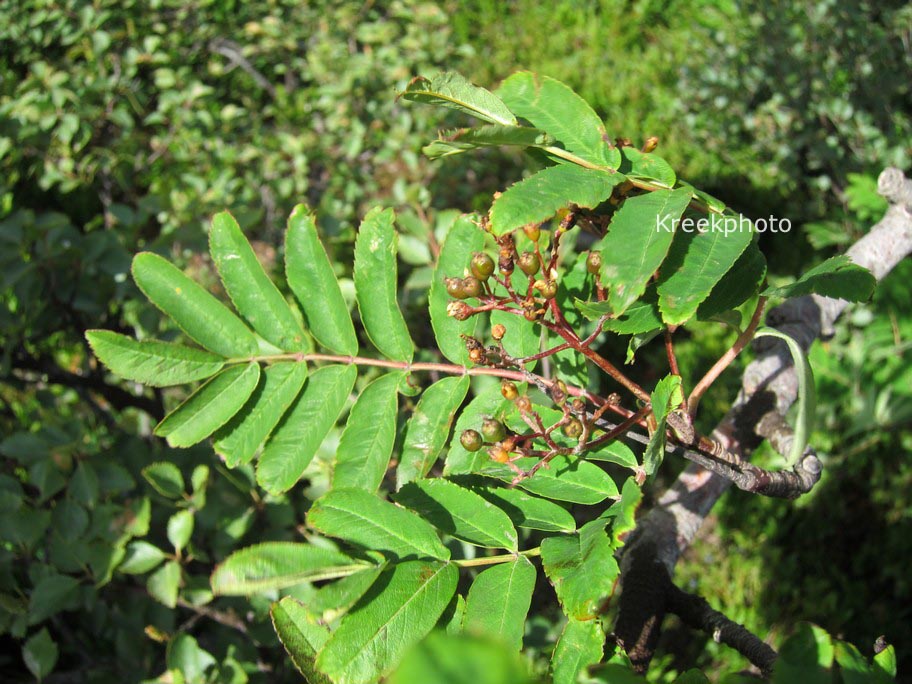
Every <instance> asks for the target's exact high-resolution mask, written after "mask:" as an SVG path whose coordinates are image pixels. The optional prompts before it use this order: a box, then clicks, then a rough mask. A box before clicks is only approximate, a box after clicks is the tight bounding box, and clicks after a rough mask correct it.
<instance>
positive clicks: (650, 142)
mask: <svg viewBox="0 0 912 684" xmlns="http://www.w3.org/2000/svg"><path fill="white" fill-rule="evenodd" d="M658 146H659V139H658V137H656V136H654V135H650V136H649V137H648V138H646V140H645V141H644V142H643V146H642V147H641V148H640V151H641V152H652V151H653V150H654V149H655V148H657V147H658Z"/></svg>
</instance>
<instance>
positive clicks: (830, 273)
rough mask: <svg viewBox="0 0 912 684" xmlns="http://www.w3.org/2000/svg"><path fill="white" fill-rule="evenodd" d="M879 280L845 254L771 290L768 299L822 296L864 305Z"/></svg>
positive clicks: (768, 291) (766, 292)
mask: <svg viewBox="0 0 912 684" xmlns="http://www.w3.org/2000/svg"><path fill="white" fill-rule="evenodd" d="M875 285H877V280H876V278H874V275H873V274H872V273H871V272H870V271H869V270H868V269H866V268H864V267H862V266H859V265H858V264H854V263H852V260H851V259H850V258H849V257H848V256H846V255H845V254H841V255H839V256H835V257H831V258H829V259H827V260H826V261H824V262H823V263H822V264H819V265H818V266H815V267H814V268H812V269H811V270H809V271H807V272H806V273H805V274H804V275H802V276H801V277H800V278H799V279H798V280H797V281H796V282H794V283H792V284H791V285H785V286H784V287H770V288H767V289H766V290H764V291H763V296H764V297H782V298H788V297H800V296H801V295H808V294H819V295H822V296H824V297H833V298H834V299H847V300H848V301H850V302H863V301H865V300H867V299H868V298H870V296H871V293H873V292H874V286H875Z"/></svg>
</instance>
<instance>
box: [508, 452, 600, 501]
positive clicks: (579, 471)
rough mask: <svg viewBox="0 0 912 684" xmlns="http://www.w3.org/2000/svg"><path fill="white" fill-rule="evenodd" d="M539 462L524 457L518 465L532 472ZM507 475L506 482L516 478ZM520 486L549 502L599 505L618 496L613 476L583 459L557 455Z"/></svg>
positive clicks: (519, 460)
mask: <svg viewBox="0 0 912 684" xmlns="http://www.w3.org/2000/svg"><path fill="white" fill-rule="evenodd" d="M537 462H538V459H536V458H520V459H518V460H517V461H516V465H517V466H519V467H520V468H524V469H528V468H531V467H532V466H533V465H535V463H537ZM504 474H505V475H506V479H508V480H509V479H512V476H511V475H510V474H509V473H504ZM517 486H519V487H522V488H523V489H525V490H526V491H529V492H532V493H533V494H538V495H539V496H544V497H547V498H549V499H557V500H558V501H569V502H571V503H579V504H597V503H601V502H602V501H604V500H605V499H607V498H609V497H616V496H617V495H618V488H617V485H616V484H615V483H614V480H612V479H611V476H610V475H608V473H606V472H605V471H604V470H602V469H601V468H599V467H598V466H597V465H595V464H593V463H589V462H587V461H585V460H583V459H582V458H580V457H579V456H564V455H559V456H555V457H554V458H553V459H551V462H550V463H549V464H548V467H543V468H540V469H539V470H538V472H537V473H535V475H533V476H532V477H530V478H528V479H525V480H521V481H520V482H519V483H518V485H517Z"/></svg>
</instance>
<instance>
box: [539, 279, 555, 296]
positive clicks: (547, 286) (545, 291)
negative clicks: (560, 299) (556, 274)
mask: <svg viewBox="0 0 912 684" xmlns="http://www.w3.org/2000/svg"><path fill="white" fill-rule="evenodd" d="M534 287H535V289H536V290H538V292H539V294H541V296H542V297H544V298H545V299H554V297H555V296H556V295H557V285H555V284H554V282H553V281H550V280H536V281H535V285H534Z"/></svg>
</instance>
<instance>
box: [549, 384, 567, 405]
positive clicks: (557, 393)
mask: <svg viewBox="0 0 912 684" xmlns="http://www.w3.org/2000/svg"><path fill="white" fill-rule="evenodd" d="M551 401H553V402H554V403H555V404H556V405H557V406H563V405H564V404H565V403H566V402H567V383H565V382H564V381H563V380H558V381H557V382H555V383H554V384H553V385H552V386H551Z"/></svg>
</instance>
